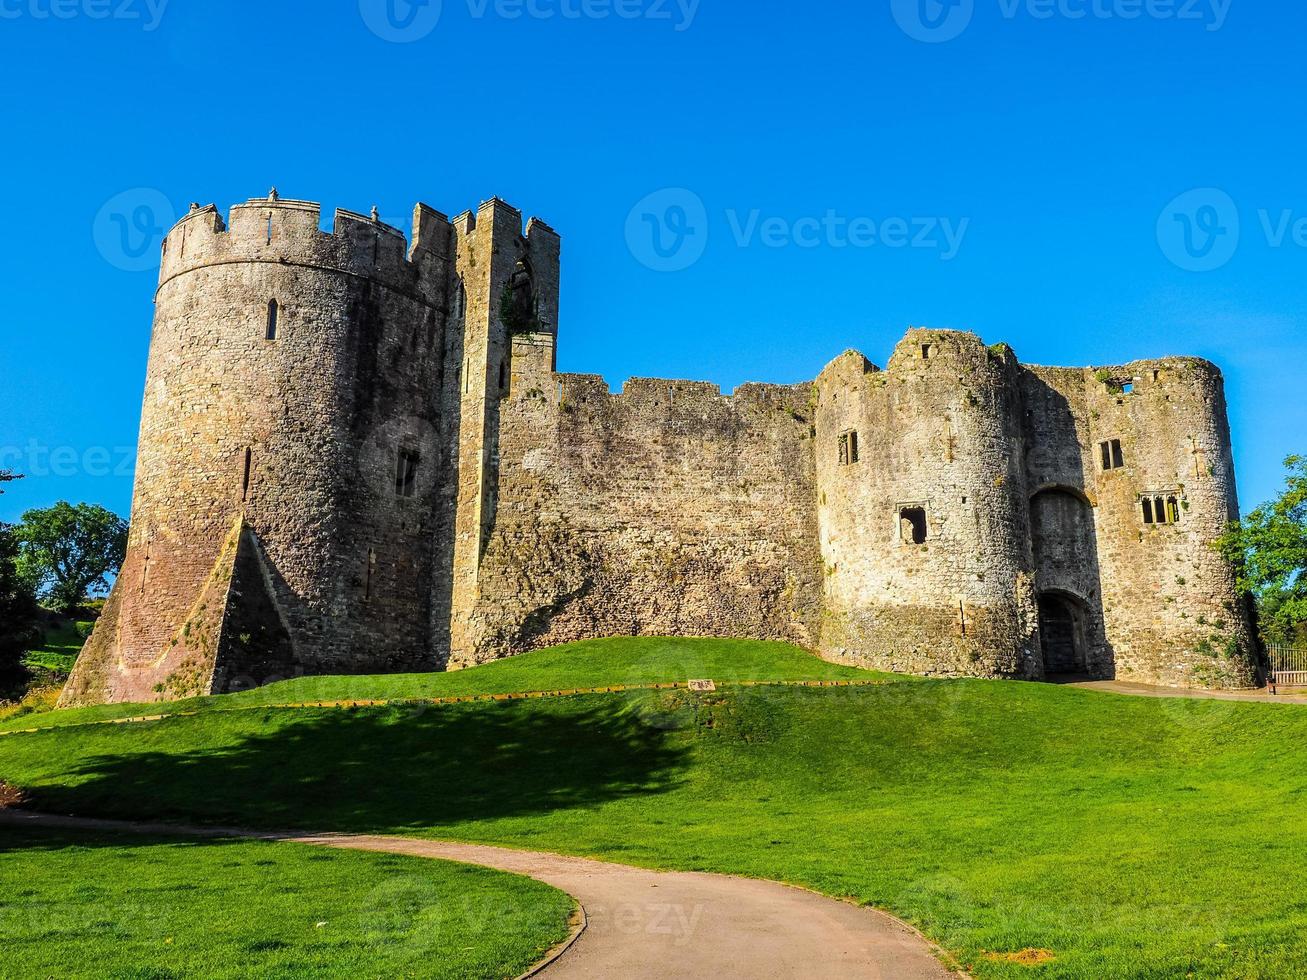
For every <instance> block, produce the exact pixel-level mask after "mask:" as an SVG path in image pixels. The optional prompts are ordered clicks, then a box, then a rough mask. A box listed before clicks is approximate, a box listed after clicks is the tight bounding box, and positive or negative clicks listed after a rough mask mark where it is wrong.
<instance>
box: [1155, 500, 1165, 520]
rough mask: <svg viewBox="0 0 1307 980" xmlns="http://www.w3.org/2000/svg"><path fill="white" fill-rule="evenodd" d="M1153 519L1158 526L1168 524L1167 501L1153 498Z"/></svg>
mask: <svg viewBox="0 0 1307 980" xmlns="http://www.w3.org/2000/svg"><path fill="white" fill-rule="evenodd" d="M1153 517H1154V518H1156V520H1157V523H1158V524H1165V523H1166V500H1165V498H1163V497H1154V498H1153Z"/></svg>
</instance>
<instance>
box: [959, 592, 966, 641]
mask: <svg viewBox="0 0 1307 980" xmlns="http://www.w3.org/2000/svg"><path fill="white" fill-rule="evenodd" d="M958 616H959V617H960V618H959V622H960V623H961V624H962V635H963V636H966V635H967V604H966V603H965V602H963V601H962V600H961V599H959V600H958Z"/></svg>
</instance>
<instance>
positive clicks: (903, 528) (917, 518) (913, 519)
mask: <svg viewBox="0 0 1307 980" xmlns="http://www.w3.org/2000/svg"><path fill="white" fill-rule="evenodd" d="M899 536H900V537H901V538H902V539H903V543H904V544H925V543H926V536H927V535H926V509H925V508H924V507H901V508H899Z"/></svg>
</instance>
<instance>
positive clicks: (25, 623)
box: [0, 470, 41, 683]
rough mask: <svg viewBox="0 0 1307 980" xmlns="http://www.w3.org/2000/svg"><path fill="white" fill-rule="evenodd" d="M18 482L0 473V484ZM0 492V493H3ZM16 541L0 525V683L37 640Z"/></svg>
mask: <svg viewBox="0 0 1307 980" xmlns="http://www.w3.org/2000/svg"><path fill="white" fill-rule="evenodd" d="M18 479H21V477H19V476H18V475H17V474H15V473H12V472H10V471H9V470H0V484H5V483H9V482H10V481H11V480H18ZM3 492H4V491H3V490H0V493H3ZM17 559H18V540H17V537H16V536H15V534H14V528H13V527H12V526H10V525H9V524H5V523H0V680H3V681H4V682H6V683H7V681H8V680H9V678H11V677H12V676H13V675H15V674H18V673H20V671H21V666H22V658H23V654H24V653H26V652H27V651H28V650H30V649H31V648H32V647H33V646H35V645H36V644H37V642H38V641H39V640H40V636H41V634H40V631H39V630H38V629H37V626H36V600H35V599H34V598H33V597H32V594H31V593H30V592H29V591H28V590H27V588H26V587H25V586H24V584H23V582H22V579H21V577H20V576H19V574H18V562H17Z"/></svg>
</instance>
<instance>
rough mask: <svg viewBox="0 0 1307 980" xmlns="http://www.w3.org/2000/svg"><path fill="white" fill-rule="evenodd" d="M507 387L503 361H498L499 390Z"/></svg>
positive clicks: (506, 372) (506, 375) (506, 373)
mask: <svg viewBox="0 0 1307 980" xmlns="http://www.w3.org/2000/svg"><path fill="white" fill-rule="evenodd" d="M507 388H508V371H507V370H506V369H505V365H504V362H503V361H500V362H499V390H500V391H505V390H507Z"/></svg>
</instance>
